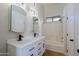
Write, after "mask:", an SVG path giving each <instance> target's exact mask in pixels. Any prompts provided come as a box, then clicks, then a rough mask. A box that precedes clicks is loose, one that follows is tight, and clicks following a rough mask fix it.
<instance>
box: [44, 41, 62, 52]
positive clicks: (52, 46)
mask: <svg viewBox="0 0 79 59" xmlns="http://www.w3.org/2000/svg"><path fill="white" fill-rule="evenodd" d="M45 46H46V49H48V50H51V51H56V52H62V53H64V43H61V42H56V41H54V42H52V41H50V42H49V41H47V42H45Z"/></svg>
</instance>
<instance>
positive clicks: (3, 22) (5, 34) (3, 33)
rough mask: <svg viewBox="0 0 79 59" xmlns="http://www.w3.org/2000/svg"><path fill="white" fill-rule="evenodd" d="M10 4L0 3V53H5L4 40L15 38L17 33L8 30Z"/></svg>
mask: <svg viewBox="0 0 79 59" xmlns="http://www.w3.org/2000/svg"><path fill="white" fill-rule="evenodd" d="M9 7H10V4H0V53H6V47H7V46H6V40H8V39H12V38H16V37H17V33H14V32H10V31H9V29H8V28H9V26H8V23H9V18H8V17H9V16H8V14H9V13H8V11H9Z"/></svg>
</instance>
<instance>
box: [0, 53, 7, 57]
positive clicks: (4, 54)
mask: <svg viewBox="0 0 79 59" xmlns="http://www.w3.org/2000/svg"><path fill="white" fill-rule="evenodd" d="M7 55H8V53H0V56H7Z"/></svg>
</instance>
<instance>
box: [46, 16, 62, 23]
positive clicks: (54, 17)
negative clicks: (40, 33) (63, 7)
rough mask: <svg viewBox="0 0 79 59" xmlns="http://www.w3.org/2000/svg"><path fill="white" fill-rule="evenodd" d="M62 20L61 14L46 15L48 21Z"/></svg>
mask: <svg viewBox="0 0 79 59" xmlns="http://www.w3.org/2000/svg"><path fill="white" fill-rule="evenodd" d="M54 21H61V16H53V17H46V22H54Z"/></svg>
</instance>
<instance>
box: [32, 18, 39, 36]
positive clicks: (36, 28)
mask: <svg viewBox="0 0 79 59" xmlns="http://www.w3.org/2000/svg"><path fill="white" fill-rule="evenodd" d="M38 21H39V20H38V18H37V17H33V33H34V37H36V36H37V35H39V22H38Z"/></svg>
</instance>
